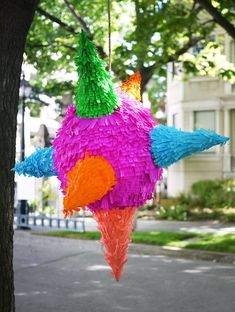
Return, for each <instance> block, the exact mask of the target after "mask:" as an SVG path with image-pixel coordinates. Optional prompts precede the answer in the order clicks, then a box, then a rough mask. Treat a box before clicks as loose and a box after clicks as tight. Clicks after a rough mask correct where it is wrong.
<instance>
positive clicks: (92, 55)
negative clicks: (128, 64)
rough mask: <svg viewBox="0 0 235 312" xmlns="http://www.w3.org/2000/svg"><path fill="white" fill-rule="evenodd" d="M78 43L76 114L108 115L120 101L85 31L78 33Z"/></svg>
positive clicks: (86, 116)
mask: <svg viewBox="0 0 235 312" xmlns="http://www.w3.org/2000/svg"><path fill="white" fill-rule="evenodd" d="M79 40H80V44H79V47H78V50H77V52H78V54H77V57H76V58H75V63H76V65H77V72H78V77H79V80H78V85H77V90H76V115H78V116H80V117H82V118H94V117H100V118H101V117H102V116H103V115H110V114H112V113H113V112H114V110H115V109H118V107H119V105H120V102H119V98H118V96H117V94H116V93H115V92H114V87H113V84H112V82H111V80H110V75H109V74H108V73H107V71H106V70H105V63H104V62H103V61H102V60H101V59H100V58H99V56H98V54H97V51H96V46H95V44H94V43H93V42H92V41H90V40H88V39H87V35H86V33H85V32H82V33H81V34H80V35H79Z"/></svg>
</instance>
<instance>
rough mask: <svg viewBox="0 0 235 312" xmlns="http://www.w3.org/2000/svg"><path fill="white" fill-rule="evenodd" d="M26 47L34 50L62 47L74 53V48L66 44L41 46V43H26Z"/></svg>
mask: <svg viewBox="0 0 235 312" xmlns="http://www.w3.org/2000/svg"><path fill="white" fill-rule="evenodd" d="M27 46H28V47H29V48H31V49H36V48H42V49H44V48H48V47H51V46H55V47H58V48H59V47H64V48H66V49H69V50H71V51H74V52H76V48H74V47H71V46H69V45H67V44H56V43H49V44H41V43H36V44H31V43H27Z"/></svg>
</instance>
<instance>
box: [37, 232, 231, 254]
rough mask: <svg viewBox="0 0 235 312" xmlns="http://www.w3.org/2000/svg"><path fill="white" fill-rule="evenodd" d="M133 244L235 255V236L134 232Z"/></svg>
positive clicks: (96, 234)
mask: <svg viewBox="0 0 235 312" xmlns="http://www.w3.org/2000/svg"><path fill="white" fill-rule="evenodd" d="M42 235H46V236H56V237H63V238H73V239H86V240H99V239H100V237H101V235H100V233H99V232H85V233H79V232H75V231H49V232H44V233H42ZM192 239H193V240H192ZM132 242H133V243H135V244H147V245H158V246H174V247H181V248H187V249H198V250H209V251H222V252H233V253H235V234H226V235H221V236H216V235H212V234H199V233H189V232H134V233H133V234H132Z"/></svg>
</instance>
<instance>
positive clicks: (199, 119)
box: [194, 110, 216, 131]
mask: <svg viewBox="0 0 235 312" xmlns="http://www.w3.org/2000/svg"><path fill="white" fill-rule="evenodd" d="M199 128H204V129H206V130H211V131H215V130H216V129H215V111H214V110H208V111H196V112H194V130H196V129H199Z"/></svg>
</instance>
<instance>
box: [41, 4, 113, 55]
mask: <svg viewBox="0 0 235 312" xmlns="http://www.w3.org/2000/svg"><path fill="white" fill-rule="evenodd" d="M36 11H37V12H38V13H39V14H40V15H43V16H45V17H46V18H48V19H49V20H51V21H52V22H54V23H56V24H58V25H60V26H61V27H62V28H64V29H65V30H66V31H68V32H69V33H71V34H74V35H76V34H78V33H79V31H77V30H76V29H75V28H73V27H72V26H70V25H68V24H66V23H64V22H63V21H61V20H60V19H59V18H57V17H56V16H54V15H51V14H50V13H48V12H46V11H45V10H43V9H42V8H40V7H38V8H37V10H36ZM84 23H85V22H84ZM86 27H87V28H88V26H87V25H86ZM88 29H89V28H88ZM89 38H90V39H91V40H92V39H93V35H92V34H91V33H90V37H89ZM96 48H97V51H98V53H99V55H100V57H101V58H105V57H106V56H107V54H106V53H105V51H104V49H103V48H102V47H101V46H100V45H99V44H96Z"/></svg>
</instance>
